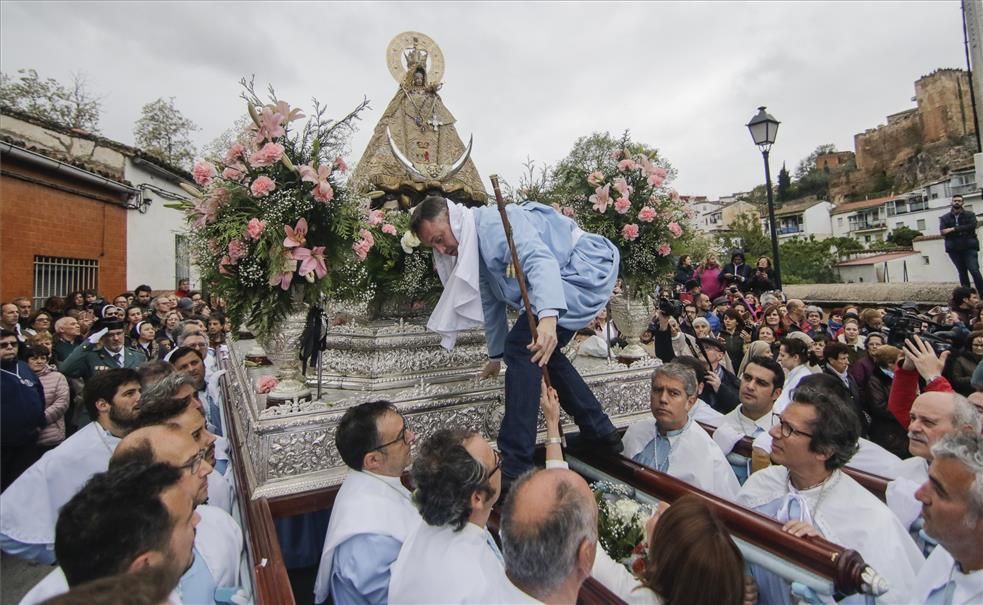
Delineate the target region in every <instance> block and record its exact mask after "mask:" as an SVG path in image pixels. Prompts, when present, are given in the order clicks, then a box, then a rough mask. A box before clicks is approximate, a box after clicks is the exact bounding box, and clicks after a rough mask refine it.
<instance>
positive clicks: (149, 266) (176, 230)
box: [125, 158, 201, 290]
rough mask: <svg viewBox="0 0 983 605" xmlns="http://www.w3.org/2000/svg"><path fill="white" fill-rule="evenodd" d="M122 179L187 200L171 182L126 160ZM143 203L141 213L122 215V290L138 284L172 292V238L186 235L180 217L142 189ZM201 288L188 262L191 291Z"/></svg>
mask: <svg viewBox="0 0 983 605" xmlns="http://www.w3.org/2000/svg"><path fill="white" fill-rule="evenodd" d="M125 177H126V179H127V180H128V181H130V182H131V183H132V184H133V186H134V187H137V188H140V186H141V185H144V184H148V185H153V186H155V187H158V188H160V189H163V190H165V191H168V192H171V193H174V194H177V195H181V196H183V197H189V196H188V194H187V192H185V191H184V190H182V189H181V188H180V187H178V186H177V185H176V184H175V183H173V182H172V181H171V180H168V179H166V178H164V177H163V176H161V175H158V174H157V173H155V172H152V171H151V170H150V169H148V168H146V167H144V166H141V165H138V164H136V163H134V162H133V158H127V160H126V175H125ZM142 197H143V199H150V200H151V203H150V206H149V207H146V206H144V207H143V208H145V212H141V211H138V210H130V211H128V212H127V214H126V286H127V288H128V289H130V290H133V289H134V288H136V287H137V286H139V285H140V284H149V285H150V287H151V288H153V289H154V290H173V289H174V288H175V287H176V286H177V283H176V281H175V275H176V266H175V235H177V234H185V233H187V232H188V225H187V223H186V222H185V220H184V213H182V212H180V211H178V210H172V209H171V208H165V207H164V204H165V203H167V202H169V201H170V200H166V199H164V198H163V197H161V196H160V195H159V194H157V193H155V192H153V191H150V190H147V189H144V190H143V194H142ZM143 208H142V209H143ZM200 286H201V283H200V279H199V275H198V271H197V269H196V268H195V266H194V263H193V261H192V264H191V288H192V289H199V288H200Z"/></svg>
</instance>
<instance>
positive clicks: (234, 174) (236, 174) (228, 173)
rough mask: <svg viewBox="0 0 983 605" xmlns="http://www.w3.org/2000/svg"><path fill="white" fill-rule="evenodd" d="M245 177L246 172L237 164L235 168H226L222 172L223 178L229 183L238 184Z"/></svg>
mask: <svg viewBox="0 0 983 605" xmlns="http://www.w3.org/2000/svg"><path fill="white" fill-rule="evenodd" d="M244 175H245V172H243V170H242V165H241V164H236V165H234V166H226V167H225V169H224V170H222V178H223V179H225V180H227V181H236V182H238V181H239V179H241V178H242V177H243V176H244Z"/></svg>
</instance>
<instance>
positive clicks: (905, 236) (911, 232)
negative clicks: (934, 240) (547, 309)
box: [887, 225, 922, 248]
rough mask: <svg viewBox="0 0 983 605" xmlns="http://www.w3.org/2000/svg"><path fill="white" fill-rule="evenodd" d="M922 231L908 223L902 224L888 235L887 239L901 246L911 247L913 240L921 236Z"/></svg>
mask: <svg viewBox="0 0 983 605" xmlns="http://www.w3.org/2000/svg"><path fill="white" fill-rule="evenodd" d="M921 235H922V232H921V231H916V230H915V229H912V228H911V227H908V226H906V225H901V226H900V227H898V228H897V229H895V230H894V231H892V232H891V233H890V235H888V236H887V241H889V242H891V243H892V244H894V245H895V246H897V247H899V248H911V245H912V242H913V241H914V240H915V238H916V237H921Z"/></svg>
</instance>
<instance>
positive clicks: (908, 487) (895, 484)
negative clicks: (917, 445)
mask: <svg viewBox="0 0 983 605" xmlns="http://www.w3.org/2000/svg"><path fill="white" fill-rule="evenodd" d="M926 481H928V460H925V459H924V458H922V457H920V456H914V457H912V458H908V459H907V460H902V461H901V464H899V465H898V476H897V477H895V478H894V480H893V481H891V482H890V483H888V484H887V494H886V495H887V498H886V499H887V505H888V507H889V508H890V509H891V510H892V511H894V514H895V515H897V516H898V519H899V520H900V521H901V524H902V525H904V526H905V527H911V525H912V524H913V523H914V522H915V521H916V520H918V518H919V517H921V515H922V503H921V502H919V501H918V500H917V499H916V498H915V492H916V491H918V488H920V487H921V486H922V485H923V484H924V483H925V482H926Z"/></svg>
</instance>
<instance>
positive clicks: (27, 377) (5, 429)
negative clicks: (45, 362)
mask: <svg viewBox="0 0 983 605" xmlns="http://www.w3.org/2000/svg"><path fill="white" fill-rule="evenodd" d="M0 406H2V412H0V416H2V417H3V422H0V429H2V430H0V444H2V445H3V447H20V446H25V445H31V444H32V443H35V442H36V441H37V439H38V433H39V432H40V429H41V427H43V426H44V425H45V424H46V421H45V419H44V387H42V386H41V379H39V378H38V377H37V376H36V375H35V374H34V372H32V371H31V368H29V367H27V364H26V363H24V362H23V361H16V360H14V361H12V362H8V363H4V364H3V373H2V375H0ZM4 468H6V467H4Z"/></svg>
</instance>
